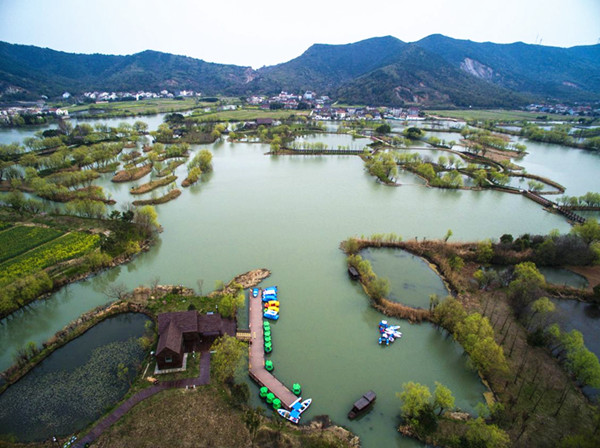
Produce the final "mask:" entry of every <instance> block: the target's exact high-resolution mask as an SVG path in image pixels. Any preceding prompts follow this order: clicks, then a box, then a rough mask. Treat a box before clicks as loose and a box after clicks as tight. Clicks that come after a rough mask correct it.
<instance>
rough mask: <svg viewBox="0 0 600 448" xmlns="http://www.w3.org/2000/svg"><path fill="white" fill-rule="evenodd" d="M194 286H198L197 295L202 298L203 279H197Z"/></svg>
mask: <svg viewBox="0 0 600 448" xmlns="http://www.w3.org/2000/svg"><path fill="white" fill-rule="evenodd" d="M196 284H197V285H198V294H199V295H200V296H202V295H203V294H202V287H203V286H204V279H203V278H199V279H198V280H196Z"/></svg>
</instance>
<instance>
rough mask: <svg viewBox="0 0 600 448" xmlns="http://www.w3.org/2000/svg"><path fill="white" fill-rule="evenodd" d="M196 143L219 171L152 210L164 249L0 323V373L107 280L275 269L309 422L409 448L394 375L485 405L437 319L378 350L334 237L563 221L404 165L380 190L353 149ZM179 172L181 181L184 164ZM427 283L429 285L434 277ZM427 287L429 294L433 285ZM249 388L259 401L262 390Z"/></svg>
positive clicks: (278, 347) (485, 230)
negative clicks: (333, 151)
mask: <svg viewBox="0 0 600 448" xmlns="http://www.w3.org/2000/svg"><path fill="white" fill-rule="evenodd" d="M334 137H335V141H327V137H326V136H323V138H320V139H319V140H318V141H323V142H324V143H327V144H329V145H331V146H337V145H338V144H339V145H345V144H350V143H351V142H352V139H351V137H347V143H344V138H343V137H342V139H341V140H340V138H339V137H340V136H334ZM202 147H208V148H209V149H211V150H212V151H213V153H214V159H213V165H214V173H212V174H211V175H209V176H208V177H207V178H206V179H205V181H204V182H203V183H201V184H199V185H196V186H194V187H192V188H189V189H184V190H183V194H182V195H181V197H179V198H178V199H177V200H176V201H173V202H170V203H167V204H163V205H160V206H158V207H157V211H158V214H159V217H158V218H159V221H160V223H161V224H162V226H163V227H164V232H163V233H162V234H161V235H160V241H159V243H158V244H157V245H155V246H154V247H153V248H152V249H151V250H150V251H149V252H147V253H144V254H141V255H139V256H138V257H137V258H136V259H135V260H134V261H133V262H131V263H129V264H127V265H124V266H121V267H117V268H115V269H112V270H110V271H107V272H104V273H102V274H100V275H98V276H95V277H93V278H91V279H88V280H86V281H83V282H79V283H76V284H73V285H70V286H68V287H66V288H64V289H63V290H61V291H59V292H58V293H56V294H54V295H52V296H51V297H50V298H49V299H48V300H44V301H40V302H37V303H35V304H33V305H32V306H30V307H28V308H27V309H25V310H23V311H21V312H19V313H16V314H14V315H13V316H11V317H10V318H8V319H5V320H4V321H3V322H2V324H1V325H0V340H1V341H2V347H3V349H4V350H3V351H2V352H1V353H0V368H1V369H4V368H6V367H8V365H10V363H11V359H12V356H13V353H14V352H15V351H16V349H17V348H18V347H19V346H21V345H23V344H25V343H26V342H28V341H34V342H38V343H39V342H41V341H43V340H46V339H47V338H48V337H50V336H51V335H52V334H54V333H55V332H56V331H57V330H58V329H60V328H62V327H63V326H64V325H65V324H66V323H67V322H69V321H71V320H72V319H75V318H76V317H78V316H79V315H80V314H81V313H83V312H85V311H88V310H89V309H91V308H93V307H94V306H97V305H99V304H101V303H105V302H106V301H107V297H106V296H105V295H104V294H102V291H103V290H104V288H105V287H106V286H107V285H110V284H111V282H122V283H124V284H125V285H126V286H128V287H129V288H134V287H136V286H138V285H140V284H144V283H146V284H147V283H148V282H149V281H150V280H151V279H152V278H153V277H156V276H158V277H160V281H161V283H174V284H184V285H188V286H191V287H196V280H197V279H203V280H204V292H205V293H206V292H207V291H208V290H210V289H212V287H213V285H214V284H215V281H217V280H224V281H227V280H229V279H231V278H232V277H234V276H235V275H237V274H239V273H242V272H246V271H248V270H251V269H255V268H262V267H265V268H268V269H270V270H271V271H272V272H273V275H272V277H271V278H270V279H268V280H267V281H266V283H267V284H276V285H278V286H279V290H280V296H281V297H280V300H281V319H280V321H279V322H277V323H276V324H275V325H274V326H273V327H274V328H273V344H274V351H273V354H272V359H273V360H274V361H275V364H276V375H277V376H278V377H279V378H280V379H281V380H282V381H283V382H284V383H286V384H292V383H293V382H300V383H301V384H302V386H303V387H304V394H303V395H304V396H305V397H312V398H313V404H312V406H311V408H310V409H309V410H308V411H307V412H306V418H305V419H304V420H308V419H309V418H310V417H313V416H315V415H319V414H329V415H330V416H331V417H332V419H333V420H334V422H336V423H338V424H342V425H345V426H348V427H349V428H350V429H351V430H352V431H354V432H356V433H357V434H358V435H359V436H361V438H362V441H363V446H365V447H378V446H383V445H388V446H390V445H391V446H398V447H409V446H418V444H417V443H416V442H414V441H412V440H409V439H404V438H401V437H400V436H399V435H398V434H397V432H396V430H395V427H396V425H397V424H398V418H397V416H398V412H399V406H400V402H399V400H398V399H397V398H396V397H395V393H396V392H398V391H400V390H401V387H402V383H404V382H407V381H417V382H421V383H424V384H427V385H429V386H430V387H433V385H434V381H440V382H442V383H443V384H445V385H447V386H448V387H450V389H452V390H453V392H454V394H455V396H456V399H457V403H456V404H457V406H459V407H461V408H463V409H465V410H472V409H473V408H474V407H475V405H476V404H477V402H478V401H481V400H482V399H483V397H482V392H483V390H484V388H483V386H482V384H481V383H480V381H479V378H478V377H477V375H476V373H475V372H473V371H472V370H469V369H468V368H467V366H466V358H465V356H464V355H463V354H462V349H461V348H460V346H459V345H458V344H456V343H454V342H453V341H452V340H451V338H448V337H446V336H445V335H444V334H443V333H441V332H439V331H438V330H436V329H434V328H433V326H431V325H429V324H422V325H410V324H408V323H406V322H400V321H399V322H398V323H399V324H400V325H402V330H401V331H402V332H403V333H404V336H403V338H402V339H401V340H400V341H397V342H396V343H394V344H393V345H391V346H389V347H385V348H382V347H380V346H379V345H378V344H377V338H378V331H377V324H378V322H379V321H380V320H381V318H382V316H381V315H380V314H378V313H377V312H375V311H374V310H373V309H372V308H370V306H369V304H368V300H367V298H366V297H365V295H364V292H363V291H362V289H361V288H360V287H358V286H357V285H356V283H353V282H352V281H351V280H350V279H349V278H348V275H347V272H346V263H345V256H344V254H343V253H342V252H341V251H340V250H339V243H340V242H341V241H342V240H344V239H345V238H347V237H349V236H360V235H363V234H364V235H370V234H373V233H387V232H394V233H397V234H400V235H402V236H403V238H404V239H411V238H418V239H422V238H424V237H426V238H441V237H443V236H444V235H445V234H446V231H447V230H448V229H452V231H453V233H454V236H453V237H452V238H453V239H456V240H474V239H483V238H488V237H491V238H498V237H499V236H500V235H502V234H504V233H511V234H513V235H519V234H523V233H526V232H528V233H547V232H549V231H550V230H552V229H559V230H560V231H561V232H567V231H568V230H569V228H570V227H569V225H568V224H567V223H566V221H565V220H564V219H563V218H561V217H560V216H557V215H553V214H550V213H547V212H545V211H544V210H542V208H541V207H539V206H538V205H536V204H535V203H533V202H532V201H529V200H527V199H525V198H523V197H521V196H518V195H509V194H502V193H498V192H492V191H485V192H472V191H449V190H437V189H431V188H426V187H424V186H422V185H421V183H420V182H419V181H418V180H416V179H415V178H414V176H412V175H410V174H406V173H405V174H403V175H402V180H401V182H403V180H404V181H406V184H405V185H403V186H401V187H387V186H384V185H381V184H379V183H377V182H376V181H375V180H374V179H373V178H372V177H371V176H369V175H368V174H367V173H365V172H364V169H363V164H362V161H361V160H360V159H359V158H358V157H355V156H341V157H339V156H336V157H318V156H278V157H271V156H265V155H264V153H265V152H268V151H269V146H268V145H261V144H244V143H240V144H232V143H217V144H215V145H207V146H202ZM200 148H201V147H200V146H194V150H198V149H200ZM177 174H180V179H179V181H178V183H180V182H181V180H182V179H183V178H184V174H185V168H184V167H180V168H179V169H178V170H177ZM108 179H109V177H108V176H105V177H104V178H103V179H102V180H100V181H99V184H101V185H103V186H105V187H107V189H109V191H110V193H111V194H112V195H113V197H114V198H115V199H117V201H119V203H123V202H125V201H131V200H132V197H131V196H129V193H128V190H129V187H130V185H127V184H121V185H117V184H111V183H110V182H109V181H108ZM145 181H146V180H145V179H142V180H140V181H138V183H140V184H141V183H143V182H145ZM403 183H404V182H403ZM409 264H410V263H409ZM411 269H413V271H412V272H415V273H417V274H418V273H421V272H425V271H426V270H429V268H428V267H427V265H422V263H421V262H420V260H419V261H418V263H417V265H415V266H413V267H412V268H411ZM423 270H425V271H423ZM391 276H392V277H394V279H393V281H394V282H395V281H401V280H398V279H396V278H395V275H394V274H393V272H392V275H391ZM410 281H412V280H410ZM435 281H438V282H439V279H437V278H435V280H433V278H432V282H434V283H435ZM424 286H425V289H426V290H427V291H429V286H430V285H428V284H425V285H424ZM419 287H420V286H419ZM423 294H425V296H426V297H427V301H428V295H429V294H430V293H429V292H426V291H425V292H423ZM440 295H441V294H440ZM425 306H428V302H427V304H426V305H425ZM392 322H393V323H396V322H394V321H393V320H392ZM369 389H373V390H374V391H375V392H377V394H378V399H377V403H376V405H375V408H374V409H373V412H371V413H370V414H369V415H368V416H365V418H363V419H360V420H357V421H353V422H350V421H348V420H347V418H346V414H347V412H348V410H349V408H350V406H351V405H352V403H353V402H354V401H355V400H356V399H357V398H358V397H359V396H360V395H361V394H362V393H364V392H366V391H367V390H369ZM252 391H253V395H254V396H256V395H257V393H258V391H257V389H256V388H253V390H252Z"/></svg>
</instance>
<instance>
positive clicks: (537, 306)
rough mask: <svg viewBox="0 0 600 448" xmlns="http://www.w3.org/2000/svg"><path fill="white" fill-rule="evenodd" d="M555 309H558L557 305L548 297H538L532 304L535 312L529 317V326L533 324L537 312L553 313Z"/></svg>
mask: <svg viewBox="0 0 600 448" xmlns="http://www.w3.org/2000/svg"><path fill="white" fill-rule="evenodd" d="M555 309H556V306H555V305H554V303H553V302H552V301H551V300H550V299H549V298H548V297H540V298H539V299H537V300H536V301H535V302H533V303H532V304H531V311H533V313H532V314H531V317H530V318H529V322H527V327H529V324H531V322H532V321H533V318H534V317H535V315H536V314H538V313H542V314H546V313H551V312H553V311H554V310H555Z"/></svg>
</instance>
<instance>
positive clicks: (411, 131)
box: [403, 127, 423, 140]
mask: <svg viewBox="0 0 600 448" xmlns="http://www.w3.org/2000/svg"><path fill="white" fill-rule="evenodd" d="M403 133H404V136H405V137H407V138H409V139H411V140H417V139H418V138H419V137H421V136H422V135H423V131H422V130H421V129H419V128H415V127H411V128H407V129H405V130H404V132H403Z"/></svg>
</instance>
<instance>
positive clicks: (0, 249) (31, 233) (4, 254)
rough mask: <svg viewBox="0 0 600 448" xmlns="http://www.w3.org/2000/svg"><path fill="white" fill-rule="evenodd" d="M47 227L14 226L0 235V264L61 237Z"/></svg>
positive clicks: (59, 233) (57, 232)
mask: <svg viewBox="0 0 600 448" xmlns="http://www.w3.org/2000/svg"><path fill="white" fill-rule="evenodd" d="M62 234H63V232H60V231H58V230H55V229H49V228H47V227H37V226H16V227H13V228H11V229H8V230H7V231H6V232H2V233H0V263H2V262H4V261H6V260H8V259H10V258H13V257H16V256H17V255H21V254H22V253H24V252H27V251H28V250H30V249H33V248H34V247H37V246H39V245H41V244H44V243H47V242H48V241H51V240H53V239H55V238H58V237H59V236H61V235H62Z"/></svg>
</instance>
